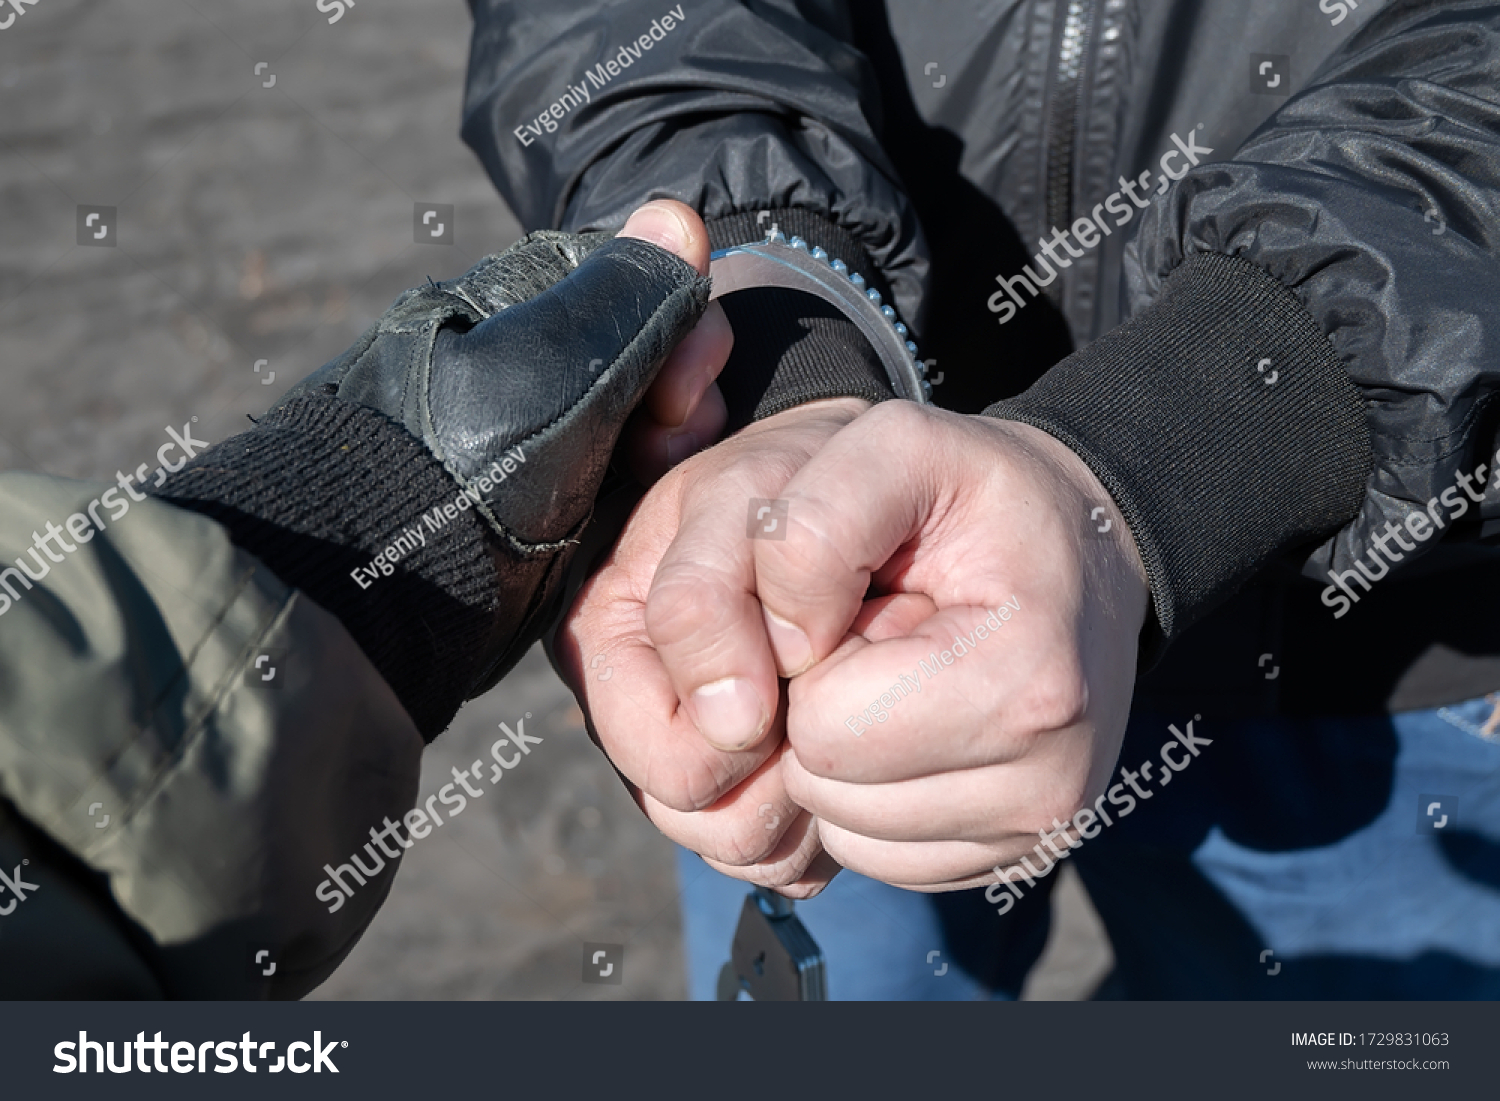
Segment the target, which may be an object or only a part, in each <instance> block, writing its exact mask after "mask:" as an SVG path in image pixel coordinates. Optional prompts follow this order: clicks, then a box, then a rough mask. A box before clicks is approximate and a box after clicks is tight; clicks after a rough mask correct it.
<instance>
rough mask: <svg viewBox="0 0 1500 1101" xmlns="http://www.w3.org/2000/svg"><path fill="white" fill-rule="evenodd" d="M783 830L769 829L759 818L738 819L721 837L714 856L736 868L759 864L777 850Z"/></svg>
mask: <svg viewBox="0 0 1500 1101" xmlns="http://www.w3.org/2000/svg"><path fill="white" fill-rule="evenodd" d="M780 840H781V831H779V830H776V831H768V830H766V829H765V826H764V823H763V822H762V821H761V820H759V819H751V820H750V821H748V822H747V821H737V822H735V823H734V825H732V826H731V827H730V828H729V830H728V831H727V832H726V833H725V835H724V836H722V837H721V838H720V839H719V843H718V845H717V846H716V848H717V849H718V851H717V852H716V853H715V854H714V858H715V859H716V860H718V861H720V862H721V863H724V864H728V865H730V866H731V867H735V868H747V867H750V866H752V865H755V864H759V863H760V862H761V861H763V860H764V859H765V858H766V857H768V856H770V855H771V853H773V852H774V851H775V850H776V845H777V843H778V842H779V841H780Z"/></svg>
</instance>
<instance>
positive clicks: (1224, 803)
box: [678, 700, 1500, 1000]
mask: <svg viewBox="0 0 1500 1101" xmlns="http://www.w3.org/2000/svg"><path fill="white" fill-rule="evenodd" d="M1495 714H1496V704H1494V703H1492V702H1490V701H1487V700H1470V701H1468V702H1466V703H1462V704H1456V705H1453V706H1450V707H1442V708H1437V709H1435V710H1431V711H1412V712H1406V713H1404V714H1400V715H1394V716H1390V717H1363V718H1336V719H1327V718H1319V719H1206V720H1199V721H1198V722H1197V723H1196V735H1197V737H1199V738H1207V739H1209V740H1210V741H1211V742H1212V744H1211V745H1208V746H1205V747H1203V748H1201V749H1199V751H1198V755H1197V756H1196V757H1192V758H1189V757H1188V755H1187V752H1186V750H1183V751H1181V752H1180V753H1174V754H1173V755H1172V757H1173V760H1181V761H1187V764H1186V765H1184V767H1183V769H1182V771H1180V772H1175V773H1172V774H1171V781H1170V783H1169V785H1164V786H1156V785H1155V784H1148V783H1147V782H1146V781H1145V780H1142V781H1141V786H1142V787H1143V788H1146V789H1147V790H1149V791H1150V798H1149V799H1140V800H1137V801H1136V805H1135V806H1134V808H1132V809H1131V811H1130V812H1129V814H1128V816H1122V814H1121V805H1123V800H1122V803H1121V805H1116V806H1115V807H1114V810H1115V811H1116V814H1115V816H1114V817H1113V819H1112V822H1111V824H1110V825H1109V826H1108V827H1104V828H1100V829H1099V832H1098V833H1097V834H1096V836H1094V837H1093V838H1091V839H1089V840H1086V841H1084V842H1083V843H1082V844H1081V846H1080V847H1078V848H1077V849H1076V850H1074V851H1073V853H1072V854H1071V856H1070V857H1069V859H1071V860H1072V861H1073V863H1074V864H1075V865H1076V867H1077V869H1078V871H1079V874H1080V875H1081V877H1082V879H1083V882H1084V884H1085V886H1086V887H1087V888H1088V891H1089V895H1090V897H1091V899H1092V900H1093V903H1094V906H1095V908H1096V909H1097V910H1098V911H1099V916H1100V917H1101V918H1102V920H1103V922H1104V925H1105V928H1106V929H1107V930H1108V932H1109V937H1110V941H1111V943H1112V945H1113V947H1114V953H1115V972H1114V974H1113V975H1111V976H1110V978H1109V979H1108V980H1107V981H1106V982H1105V984H1104V987H1103V989H1102V990H1101V992H1100V995H1099V996H1101V997H1120V998H1200V999H1201V998H1234V999H1254V998H1315V999H1381V998H1393V999H1418V998H1419V999H1427V998H1431V999H1446V998H1479V999H1497V998H1500V730H1495V729H1492V726H1500V723H1496V722H1494V716H1495ZM1190 717H1191V716H1175V715H1174V716H1162V715H1149V714H1136V715H1132V716H1131V720H1130V724H1129V728H1128V730H1127V733H1126V738H1125V744H1124V748H1123V750H1122V751H1121V754H1120V765H1122V766H1129V767H1130V768H1132V769H1135V768H1137V767H1138V765H1139V764H1140V762H1142V761H1147V760H1149V761H1152V762H1154V763H1155V764H1156V766H1157V767H1156V770H1155V771H1154V772H1153V773H1152V779H1153V780H1155V781H1158V782H1159V780H1160V774H1161V773H1163V772H1166V771H1167V770H1166V769H1164V768H1162V767H1161V747H1162V745H1163V744H1165V742H1170V741H1173V740H1174V736H1173V735H1172V734H1171V732H1170V731H1169V729H1168V724H1169V723H1175V724H1176V725H1177V726H1179V727H1181V726H1183V725H1184V720H1185V719H1186V718H1190ZM1118 778H1119V777H1118V775H1117V777H1116V779H1118ZM1127 790H1128V789H1127ZM1104 806H1105V807H1106V808H1108V807H1109V806H1110V804H1109V803H1105V804H1104ZM1058 845H1059V847H1060V846H1061V842H1060V841H1059V842H1058ZM1038 863H1039V864H1040V863H1041V862H1040V861H1039V862H1038ZM678 871H679V876H680V879H681V883H682V887H683V920H684V931H685V940H686V947H687V956H688V973H689V990H690V995H691V996H692V997H693V998H696V999H711V998H712V997H713V996H714V984H715V979H716V977H717V975H718V970H719V967H720V966H721V965H722V964H723V962H724V961H725V960H727V959H728V956H729V943H730V939H731V937H732V936H733V933H734V926H735V922H736V920H737V918H738V915H739V908H740V904H741V902H742V900H743V899H744V896H745V894H746V893H747V891H748V888H747V887H746V886H745V885H744V884H742V883H739V882H737V881H735V880H731V879H729V878H727V877H725V876H722V875H719V874H718V873H716V872H713V871H711V870H710V869H709V868H708V867H707V865H705V864H704V863H703V862H702V861H701V860H699V859H698V858H697V857H696V856H693V855H691V854H689V853H687V852H682V853H680V859H679V864H678ZM1055 878H1056V877H1049V876H1041V877H1038V878H1036V879H1035V880H1034V881H1033V882H1034V886H1027V885H1026V884H1025V883H1024V882H1022V881H1019V880H1018V881H1017V882H1016V891H1017V893H1019V894H1020V895H1021V897H1020V898H1019V900H1015V901H1013V903H1012V905H1011V906H1010V907H1009V909H1008V912H1007V913H1006V914H1004V916H1001V915H1000V914H999V913H998V910H999V909H1000V908H1001V907H998V906H996V905H995V904H993V903H990V902H987V901H985V898H984V891H983V890H974V891H963V892H958V893H955V894H949V895H921V894H914V893H910V892H906V891H900V890H896V889H895V888H892V887H887V886H885V885H883V884H880V883H876V882H874V881H873V880H869V879H866V878H864V877H862V876H858V875H854V874H853V873H851V872H847V871H846V872H841V873H840V874H839V875H838V877H837V878H835V879H834V881H833V883H832V884H831V885H830V887H829V888H828V889H827V890H826V891H824V892H823V894H821V895H819V896H818V897H817V898H815V899H812V900H811V901H809V902H804V903H798V905H797V913H798V914H799V916H800V917H801V918H802V920H803V921H804V923H806V925H807V927H808V929H809V931H810V932H811V933H812V935H813V936H814V937H815V938H817V940H818V943H819V944H820V945H821V946H822V948H823V952H824V955H825V958H826V959H827V961H828V991H829V997H830V998H833V999H838V1000H856V999H930V1000H958V999H970V998H988V997H1001V998H1004V997H1015V996H1016V995H1017V994H1018V992H1019V991H1020V989H1021V984H1022V982H1023V981H1024V979H1025V976H1026V972H1027V971H1028V970H1029V969H1030V968H1031V966H1032V965H1033V964H1034V963H1035V962H1036V959H1037V957H1038V956H1039V955H1040V954H1041V950H1042V947H1043V945H1044V943H1045V941H1046V934H1047V928H1048V923H1049V920H1050V912H1049V905H1048V894H1049V893H1050V890H1051V886H1052V883H1053V882H1054V881H1055ZM992 893H996V892H992Z"/></svg>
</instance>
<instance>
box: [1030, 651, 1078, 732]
mask: <svg viewBox="0 0 1500 1101" xmlns="http://www.w3.org/2000/svg"><path fill="white" fill-rule="evenodd" d="M1088 701H1089V692H1088V683H1087V681H1086V680H1085V679H1084V676H1083V673H1082V671H1081V670H1080V669H1079V668H1078V667H1077V666H1076V665H1072V664H1068V665H1064V664H1063V663H1060V662H1057V663H1053V664H1051V665H1050V666H1049V667H1048V668H1047V669H1045V670H1043V671H1042V672H1040V673H1038V675H1037V676H1035V677H1033V678H1032V679H1031V680H1030V682H1029V683H1028V684H1027V686H1026V690H1025V692H1024V694H1023V695H1022V697H1021V699H1020V700H1019V701H1018V703H1019V706H1018V708H1017V718H1018V719H1019V720H1020V723H1021V725H1022V727H1023V728H1024V729H1026V730H1029V731H1046V730H1062V729H1064V728H1066V727H1069V726H1073V725H1075V724H1077V723H1079V722H1082V721H1083V718H1084V715H1085V713H1086V712H1087V710H1088Z"/></svg>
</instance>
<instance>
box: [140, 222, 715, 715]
mask: <svg viewBox="0 0 1500 1101" xmlns="http://www.w3.org/2000/svg"><path fill="white" fill-rule="evenodd" d="M708 295H709V282H708V280H707V279H705V278H703V277H701V276H699V275H698V273H697V272H696V271H695V270H694V269H693V268H692V266H691V265H689V264H687V263H685V262H684V261H682V260H680V259H678V258H677V257H676V256H673V255H672V254H670V253H668V252H666V251H665V250H663V249H660V248H657V247H656V246H654V245H650V244H647V243H645V242H643V241H637V240H631V239H623V238H622V239H613V238H611V237H610V236H609V235H607V234H588V235H583V236H577V235H572V234H562V233H551V232H544V233H535V234H532V235H531V236H529V237H527V238H525V239H524V240H522V241H520V242H519V243H518V244H516V245H514V246H513V247H512V248H510V249H508V250H507V251H505V252H504V253H501V254H500V255H498V256H490V257H487V258H485V259H484V260H482V261H481V262H480V263H479V264H477V265H476V266H475V267H474V268H473V269H472V270H471V271H469V272H468V273H467V274H466V275H464V276H463V277H462V278H460V279H456V280H453V281H452V282H447V283H429V285H427V286H425V287H419V288H417V289H415V290H412V291H408V292H407V293H406V294H404V295H402V296H401V298H400V299H398V300H397V301H396V303H395V305H394V306H392V307H391V309H390V310H389V311H387V312H386V314H385V316H383V317H382V318H381V319H380V321H379V322H378V323H377V324H376V325H375V326H374V327H373V328H372V329H370V331H369V332H367V333H365V335H364V336H363V337H361V338H360V340H359V341H358V342H357V343H356V344H355V345H354V346H353V347H352V348H350V349H349V350H348V351H347V352H345V353H344V354H343V355H342V356H340V357H338V358H337V359H335V360H334V361H333V362H331V363H329V364H327V365H326V366H324V367H322V368H321V369H319V370H318V371H316V372H314V373H313V374H312V375H311V376H309V377H308V378H307V379H305V380H303V381H302V382H301V383H299V384H297V385H296V386H295V387H293V388H292V389H291V390H290V391H289V392H288V393H287V395H286V396H285V397H284V398H282V400H281V401H279V402H277V403H276V405H274V406H273V407H272V408H271V410H270V411H269V412H268V413H267V414H266V416H265V417H264V418H262V419H261V420H260V421H259V422H258V423H257V425H256V427H255V429H253V430H252V431H249V432H246V433H243V434H242V435H239V436H236V437H234V438H232V439H230V440H227V441H225V442H224V443H222V444H219V445H217V446H215V447H213V448H211V449H209V450H208V451H206V452H204V453H203V454H201V455H199V456H198V457H197V458H196V459H194V460H193V461H192V462H190V463H188V464H187V465H186V466H185V467H184V468H183V469H182V470H180V471H178V472H177V473H176V474H174V475H172V476H171V477H170V478H169V479H168V480H167V482H166V483H165V485H163V486H162V487H161V489H160V490H159V491H158V493H159V495H160V496H162V497H164V498H167V499H169V500H171V501H172V502H173V503H175V504H178V505H180V506H182V507H186V508H192V509H195V510H197V511H201V512H204V513H206V514H208V515H210V516H213V517H214V518H215V519H217V520H218V521H220V522H221V523H222V524H224V525H225V526H226V527H227V528H228V529H229V531H230V535H231V538H232V539H234V541H235V542H236V543H237V544H239V545H240V546H242V547H244V548H245V549H247V550H249V551H251V552H252V553H253V554H255V555H257V556H258V557H259V558H260V559H261V560H262V561H263V562H265V563H266V565H268V566H269V567H270V568H271V569H272V570H273V571H274V572H275V573H276V574H277V575H278V576H279V577H280V578H281V579H282V580H283V581H285V582H286V583H287V584H289V585H293V586H296V587H297V588H300V589H302V590H303V591H304V592H305V593H307V595H309V596H310V597H312V599H313V600H315V601H316V602H317V603H319V604H320V605H322V606H323V607H325V608H326V609H328V610H329V611H331V612H333V613H334V614H335V615H337V616H338V617H339V618H340V620H341V621H342V622H343V623H344V626H345V627H346V628H347V629H348V630H349V631H350V633H351V634H352V635H353V636H354V638H355V640H356V641H357V642H358V643H359V644H360V646H361V648H362V649H363V650H364V652H365V653H366V655H367V656H369V658H370V659H371V661H372V662H373V663H374V664H375V666H376V667H377V668H378V669H379V670H380V672H381V674H382V675H383V676H384V677H385V679H386V681H387V682H388V683H389V684H390V685H391V687H392V688H393V689H394V690H395V692H396V694H397V696H398V697H399V698H400V699H401V702H402V704H403V705H404V706H405V707H406V709H407V711H408V712H409V713H410V714H411V716H412V719H413V720H414V721H415V723H416V725H417V727H418V729H419V730H420V731H421V732H422V735H423V737H424V738H426V739H428V740H431V738H433V737H435V736H436V735H437V733H438V732H440V731H441V730H442V729H443V728H444V727H445V726H447V724H448V723H449V722H450V721H451V720H452V717H453V714H454V712H456V711H457V709H458V706H459V705H460V704H461V703H462V701H463V700H465V699H469V698H472V697H473V696H475V695H477V694H479V693H480V692H482V691H484V690H485V689H487V688H489V687H490V686H492V685H493V684H494V683H495V682H497V681H498V680H499V679H500V678H501V677H503V676H504V675H505V673H506V672H508V671H509V670H510V668H511V667H512V666H514V664H515V663H516V661H518V660H519V659H520V657H521V655H522V654H524V653H525V651H526V649H527V648H528V647H529V646H530V645H531V644H532V643H533V642H534V641H536V639H537V638H538V637H539V636H540V635H541V633H542V632H543V630H545V629H546V627H547V626H548V624H549V621H550V620H551V619H552V618H554V617H555V615H556V614H557V613H558V612H559V611H560V602H561V596H562V580H563V576H564V574H565V572H566V569H567V565H568V561H569V559H570V557H571V555H572V552H573V550H574V548H575V546H576V543H577V539H578V537H579V536H580V534H581V532H582V529H583V528H584V526H585V525H586V523H587V521H588V519H589V515H590V511H591V509H592V507H593V503H594V498H595V495H596V494H597V493H598V491H599V487H600V484H601V482H602V480H603V479H604V476H605V472H606V469H607V467H608V464H609V461H610V456H611V453H612V452H613V450H614V446H615V442H616V440H617V439H618V437H619V434H620V431H621V430H622V428H623V427H624V424H625V420H626V418H627V416H628V415H629V414H630V412H631V411H632V410H633V409H634V408H635V406H636V405H637V403H638V402H639V401H640V399H641V398H642V397H643V396H644V394H645V392H646V390H647V388H648V387H649V386H650V384H651V382H652V380H653V379H654V378H655V376H656V373H657V371H658V370H659V368H660V367H661V365H662V363H663V361H664V360H665V359H666V357H667V355H668V353H670V351H671V350H672V348H673V347H675V345H676V344H677V342H678V341H679V340H681V339H682V337H684V336H685V335H687V333H688V332H689V331H690V330H691V329H692V327H693V326H694V325H695V324H697V322H698V319H699V318H700V317H701V316H702V314H703V311H704V310H705V309H706V308H707V305H708Z"/></svg>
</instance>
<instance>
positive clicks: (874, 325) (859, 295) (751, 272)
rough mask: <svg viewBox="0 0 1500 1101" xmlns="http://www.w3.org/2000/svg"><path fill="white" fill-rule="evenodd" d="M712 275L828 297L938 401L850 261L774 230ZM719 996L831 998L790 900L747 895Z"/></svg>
mask: <svg viewBox="0 0 1500 1101" xmlns="http://www.w3.org/2000/svg"><path fill="white" fill-rule="evenodd" d="M708 273H709V277H710V278H711V279H712V280H713V292H712V294H711V295H710V296H709V297H710V298H722V297H723V296H725V295H727V294H733V293H734V292H735V291H742V290H750V289H752V288H757V287H784V288H786V289H788V290H794V291H802V292H804V293H806V294H811V295H813V296H815V297H817V298H821V299H822V300H823V301H825V302H827V303H829V304H830V305H832V306H833V307H834V308H835V309H837V310H838V311H839V312H840V313H842V314H843V315H844V316H845V317H847V318H848V319H849V320H850V321H851V322H853V323H854V326H855V328H856V329H858V330H859V332H860V334H861V335H863V336H864V337H865V339H866V340H868V341H869V342H870V345H871V346H872V347H873V348H874V349H875V354H876V355H877V356H878V357H879V359H880V363H881V366H883V367H884V368H885V373H886V377H887V378H888V379H889V380H890V383H891V389H892V390H894V391H895V392H896V396H897V397H898V398H904V399H906V400H907V401H914V402H917V403H918V404H919V405H927V404H930V403H931V401H932V384H931V383H930V382H928V381H927V365H926V364H925V363H923V362H922V360H921V359H919V358H918V356H917V346H916V344H915V343H914V342H913V341H912V340H911V339H910V334H909V333H908V331H907V328H906V326H905V325H903V324H902V323H901V318H900V317H899V316H898V315H897V313H896V310H895V308H894V307H892V306H888V305H886V304H884V303H883V302H882V301H881V295H880V292H879V291H878V290H876V289H875V288H874V287H871V286H869V285H868V284H867V283H866V282H865V279H864V276H862V275H860V274H859V273H858V272H851V271H850V270H849V266H848V265H847V264H845V263H844V261H842V260H838V259H834V258H832V257H830V256H829V254H828V253H827V252H826V251H825V250H823V249H821V248H818V247H816V246H810V245H808V243H807V242H806V241H804V240H803V239H802V238H801V237H793V238H791V239H790V240H788V239H787V237H786V235H785V234H783V233H782V232H781V230H780V229H778V228H777V227H775V226H774V225H773V226H772V227H771V231H770V232H769V233H768V234H766V239H765V240H764V241H758V242H756V243H754V244H745V245H734V246H732V247H730V248H726V249H720V250H719V251H717V252H715V253H714V254H713V255H712V256H711V257H710V259H709V269H708ZM716 993H717V997H718V1000H719V1001H721V1002H732V1001H737V1000H739V997H740V995H741V994H742V993H744V994H748V995H749V996H750V998H752V999H753V1000H755V1001H758V1002H765V1001H791V1002H821V1001H827V1000H828V969H827V963H826V961H825V960H824V957H823V951H822V949H821V948H819V947H818V942H817V941H816V940H814V939H813V936H812V934H811V933H809V932H808V931H807V927H806V926H805V925H803V924H802V919H801V918H799V917H798V916H797V915H796V913H795V912H794V909H793V905H792V901H791V900H790V899H788V898H783V897H782V896H781V895H778V894H776V893H775V892H774V891H769V890H767V889H766V888H764V887H757V888H756V889H755V890H754V891H752V892H751V893H750V894H748V895H747V896H746V897H745V901H744V904H743V905H742V906H741V907H740V920H739V924H738V925H737V926H736V927H735V931H734V940H733V942H732V943H731V945H730V949H729V962H728V963H726V964H724V966H723V967H722V968H721V969H720V971H719V981H718V989H717V992H716Z"/></svg>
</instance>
